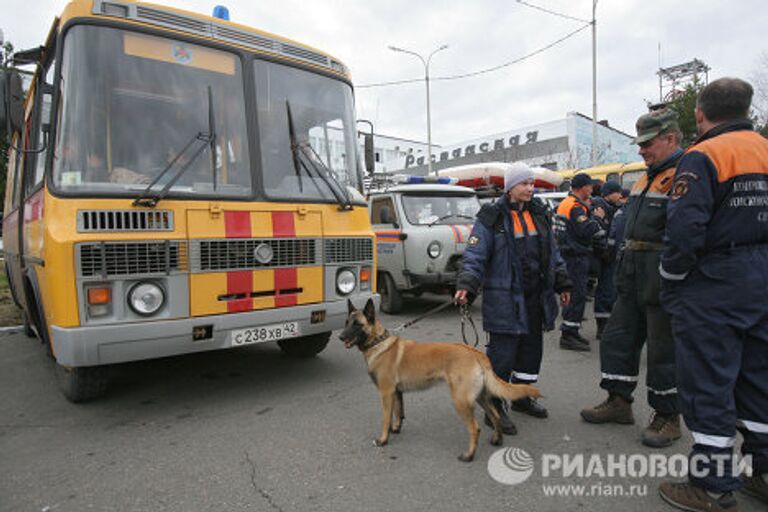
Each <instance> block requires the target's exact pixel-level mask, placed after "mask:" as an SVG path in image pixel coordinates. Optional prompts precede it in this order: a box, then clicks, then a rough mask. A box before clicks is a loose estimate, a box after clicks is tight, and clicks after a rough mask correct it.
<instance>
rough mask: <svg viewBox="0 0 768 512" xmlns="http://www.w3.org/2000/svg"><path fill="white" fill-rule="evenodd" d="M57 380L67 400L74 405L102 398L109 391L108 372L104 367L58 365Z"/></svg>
mask: <svg viewBox="0 0 768 512" xmlns="http://www.w3.org/2000/svg"><path fill="white" fill-rule="evenodd" d="M56 380H57V382H58V384H59V389H60V390H61V392H62V393H63V394H64V396H65V397H66V399H67V400H69V401H70V402H72V403H74V404H79V403H82V402H88V401H90V400H94V399H96V398H100V397H102V396H104V394H105V393H106V391H107V372H106V369H105V368H104V367H103V366H77V367H75V366H62V365H60V364H56Z"/></svg>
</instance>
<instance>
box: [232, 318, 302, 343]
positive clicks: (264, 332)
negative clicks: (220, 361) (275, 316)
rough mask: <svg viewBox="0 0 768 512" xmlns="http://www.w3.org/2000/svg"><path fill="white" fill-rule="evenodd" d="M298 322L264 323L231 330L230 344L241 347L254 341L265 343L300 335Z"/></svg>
mask: <svg viewBox="0 0 768 512" xmlns="http://www.w3.org/2000/svg"><path fill="white" fill-rule="evenodd" d="M300 335H301V333H300V332H299V323H298V322H285V323H282V324H272V325H264V326H262V327H250V328H248V329H238V330H237V331H232V337H231V340H232V346H233V347H242V346H244V345H253V344H254V343H266V342H269V341H278V340H284V339H287V338H295V337H297V336H300Z"/></svg>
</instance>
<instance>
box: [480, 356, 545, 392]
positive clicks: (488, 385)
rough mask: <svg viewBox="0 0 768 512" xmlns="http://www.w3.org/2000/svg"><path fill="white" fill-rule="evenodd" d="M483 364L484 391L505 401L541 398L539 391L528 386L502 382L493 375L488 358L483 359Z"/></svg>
mask: <svg viewBox="0 0 768 512" xmlns="http://www.w3.org/2000/svg"><path fill="white" fill-rule="evenodd" d="M485 362H486V363H487V364H483V379H484V380H485V389H486V390H487V391H488V392H489V393H490V394H492V395H494V396H496V397H498V398H503V399H505V400H519V399H521V398H525V397H527V396H530V397H532V398H538V397H540V396H541V392H540V391H539V389H538V388H536V387H534V386H531V385H530V384H510V383H509V382H504V381H503V380H501V379H500V378H498V377H497V376H496V374H495V373H493V369H492V368H491V363H490V361H488V358H486V359H485Z"/></svg>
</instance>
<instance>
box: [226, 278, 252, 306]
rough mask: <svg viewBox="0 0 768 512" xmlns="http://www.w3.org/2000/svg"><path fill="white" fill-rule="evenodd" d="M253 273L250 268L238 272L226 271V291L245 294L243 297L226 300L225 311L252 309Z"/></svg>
mask: <svg viewBox="0 0 768 512" xmlns="http://www.w3.org/2000/svg"><path fill="white" fill-rule="evenodd" d="M252 291H253V273H252V272H251V271H250V270H243V271H240V272H227V293H228V294H243V293H244V294H245V298H242V299H235V300H230V301H228V302H227V311H228V312H230V313H238V312H240V311H251V310H252V309H253V299H252V298H251V292H252Z"/></svg>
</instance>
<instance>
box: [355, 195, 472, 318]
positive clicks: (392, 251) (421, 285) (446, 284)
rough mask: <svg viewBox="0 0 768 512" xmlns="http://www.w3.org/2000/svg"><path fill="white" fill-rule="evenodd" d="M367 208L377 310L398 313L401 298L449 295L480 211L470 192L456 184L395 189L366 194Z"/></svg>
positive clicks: (401, 301)
mask: <svg viewBox="0 0 768 512" xmlns="http://www.w3.org/2000/svg"><path fill="white" fill-rule="evenodd" d="M368 203H369V207H370V212H371V224H372V225H373V230H374V231H375V233H376V251H377V255H378V260H377V283H378V289H379V293H380V294H381V309H382V311H384V312H385V313H398V312H399V311H400V310H401V308H402V303H403V299H402V297H403V294H405V293H408V294H412V295H415V296H419V295H421V294H422V293H423V292H425V291H429V292H433V293H452V292H453V289H454V287H455V285H456V276H457V274H458V271H459V269H460V265H461V255H462V254H463V253H464V248H465V247H466V242H467V239H468V238H469V235H470V232H471V230H472V225H473V224H474V221H475V215H477V212H478V210H479V209H480V203H479V202H478V199H477V194H476V192H475V191H474V190H472V189H471V188H467V187H460V186H456V185H433V184H419V185H396V186H393V187H390V188H387V189H386V190H384V191H378V192H372V193H371V195H370V196H369V199H368Z"/></svg>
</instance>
